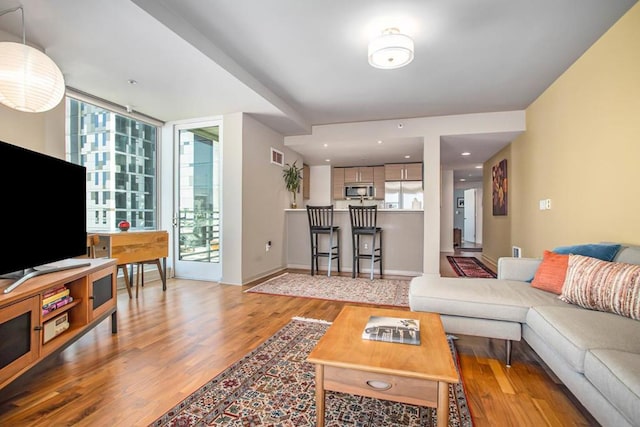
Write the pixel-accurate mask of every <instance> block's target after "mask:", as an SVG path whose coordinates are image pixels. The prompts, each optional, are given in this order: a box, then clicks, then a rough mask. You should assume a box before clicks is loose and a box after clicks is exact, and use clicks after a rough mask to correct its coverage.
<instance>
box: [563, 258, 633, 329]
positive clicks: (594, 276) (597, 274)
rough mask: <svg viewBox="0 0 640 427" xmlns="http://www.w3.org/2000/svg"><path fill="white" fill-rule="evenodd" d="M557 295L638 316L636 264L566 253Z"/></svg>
mask: <svg viewBox="0 0 640 427" xmlns="http://www.w3.org/2000/svg"><path fill="white" fill-rule="evenodd" d="M560 299H561V300H563V301H565V302H568V303H571V304H576V305H579V306H581V307H584V308H589V309H592V310H598V311H606V312H610V313H615V314H619V315H621V316H626V317H630V318H632V319H636V320H640V265H636V264H625V263H622V262H608V261H601V260H599V259H596V258H591V257H586V256H582V255H569V266H568V268H567V275H566V277H565V282H564V286H563V287H562V294H560Z"/></svg>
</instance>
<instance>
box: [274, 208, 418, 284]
mask: <svg viewBox="0 0 640 427" xmlns="http://www.w3.org/2000/svg"><path fill="white" fill-rule="evenodd" d="M285 221H286V224H285V234H286V236H285V242H286V245H287V247H286V256H287V260H286V261H287V267H288V268H299V269H309V270H310V269H311V247H310V241H309V239H310V237H309V220H308V218H307V210H306V209H286V215H285ZM334 224H335V225H338V226H340V266H341V269H342V271H346V272H349V271H351V270H352V268H353V262H352V250H353V248H352V242H351V222H350V218H349V210H348V209H334ZM378 227H381V228H382V230H383V234H384V238H383V247H382V250H383V252H384V260H383V273H384V274H390V275H402V276H417V275H421V274H422V263H423V229H424V213H423V211H422V210H411V209H378ZM334 264H335V262H334ZM366 264H367V263H366V262H363V263H362V264H361V268H360V271H361V273H365V272H368V271H369V266H367V265H366ZM326 269H327V260H326V259H323V260H321V261H320V270H321V271H324V272H326ZM376 269H377V266H376ZM332 270H333V271H336V268H335V266H334V265H332Z"/></svg>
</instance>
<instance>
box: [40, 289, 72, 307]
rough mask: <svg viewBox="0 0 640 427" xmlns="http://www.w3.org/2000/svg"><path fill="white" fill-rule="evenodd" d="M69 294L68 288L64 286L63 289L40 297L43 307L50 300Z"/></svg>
mask: <svg viewBox="0 0 640 427" xmlns="http://www.w3.org/2000/svg"><path fill="white" fill-rule="evenodd" d="M67 295H69V289H67V288H64V289H63V290H61V291H59V292H56V293H55V294H53V295H51V296H48V297H43V299H42V306H43V307H44V306H45V305H47V304H49V303H50V302H53V301H56V300H59V299H60V298H62V297H64V296H67Z"/></svg>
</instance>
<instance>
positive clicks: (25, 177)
mask: <svg viewBox="0 0 640 427" xmlns="http://www.w3.org/2000/svg"><path fill="white" fill-rule="evenodd" d="M0 203H1V204H2V207H1V208H0V248H1V249H2V251H1V253H0V275H1V276H2V277H3V278H14V279H16V281H15V282H13V284H12V285H11V286H8V287H5V289H4V292H5V293H8V292H10V291H11V290H13V289H14V288H15V287H17V286H18V284H21V283H22V282H24V281H26V280H28V279H29V278H30V277H33V276H37V275H40V274H44V273H48V272H52V271H58V270H64V269H67V268H76V267H78V266H81V265H87V264H88V262H87V260H86V259H85V260H82V259H74V258H76V257H78V256H81V255H86V254H87V219H86V216H87V173H86V168H85V167H84V166H79V165H75V164H73V163H70V162H67V161H64V160H61V159H57V158H55V157H52V156H48V155H45V154H41V153H38V152H36V151H32V150H28V149H25V148H22V147H18V146H16V145H12V144H9V143H6V142H3V141H0Z"/></svg>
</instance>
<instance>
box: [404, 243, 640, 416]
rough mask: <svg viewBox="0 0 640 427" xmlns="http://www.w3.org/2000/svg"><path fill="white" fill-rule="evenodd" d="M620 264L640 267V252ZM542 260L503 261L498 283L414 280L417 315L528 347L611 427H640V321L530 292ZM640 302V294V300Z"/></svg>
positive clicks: (619, 258)
mask: <svg viewBox="0 0 640 427" xmlns="http://www.w3.org/2000/svg"><path fill="white" fill-rule="evenodd" d="M613 261H615V262H623V263H629V264H640V247H637V246H631V247H628V246H627V247H622V248H621V249H620V251H619V252H618V253H617V255H616V257H615V259H614V260H613ZM540 262H541V259H533V258H501V259H500V260H499V261H498V278H497V279H471V278H444V277H439V276H421V277H416V278H414V279H412V281H411V285H410V290H409V304H410V308H411V310H413V311H430V312H437V313H440V314H441V318H442V323H443V325H444V328H445V331H446V332H448V333H452V334H465V335H475V336H483V337H488V338H497V339H504V340H506V342H507V346H506V348H507V354H506V361H507V365H510V363H511V354H510V353H511V342H512V341H514V340H516V341H519V340H521V339H523V338H524V340H525V341H526V342H527V343H528V344H529V346H531V348H533V350H534V351H536V353H537V354H538V355H539V356H540V357H541V358H542V360H543V361H544V362H545V363H546V364H547V365H548V366H549V367H550V368H551V369H552V370H553V371H554V373H555V374H556V375H557V376H558V378H560V379H561V380H562V381H563V383H564V384H565V385H566V386H567V387H568V388H569V390H571V392H572V393H573V394H574V395H575V396H576V398H577V399H578V400H579V401H580V402H581V403H582V404H583V405H584V406H585V408H587V410H589V411H590V412H591V414H592V415H593V416H594V418H596V419H597V420H598V422H600V423H601V424H602V425H604V426H616V427H619V426H640V321H638V320H634V319H632V318H630V317H625V316H621V315H618V314H613V313H609V312H602V311H596V310H589V309H586V308H582V307H580V306H578V305H575V304H569V303H566V302H564V301H562V300H561V299H560V298H559V297H558V295H556V294H553V293H551V292H546V291H543V290H540V289H537V288H534V287H532V286H531V283H529V281H530V279H531V278H532V277H533V276H534V274H535V272H536V270H537V268H538V266H539V264H540ZM638 298H640V295H639V296H638Z"/></svg>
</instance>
